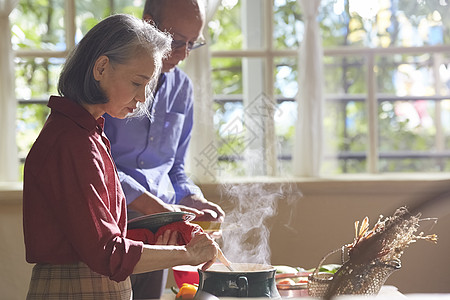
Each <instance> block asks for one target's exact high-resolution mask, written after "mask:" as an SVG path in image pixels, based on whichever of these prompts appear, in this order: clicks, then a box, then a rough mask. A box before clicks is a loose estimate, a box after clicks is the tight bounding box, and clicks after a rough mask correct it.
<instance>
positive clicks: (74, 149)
mask: <svg viewBox="0 0 450 300" xmlns="http://www.w3.org/2000/svg"><path fill="white" fill-rule="evenodd" d="M170 43H171V39H170V37H168V36H167V35H166V34H163V33H161V32H160V31H158V30H157V29H155V28H154V27H152V26H151V25H149V24H146V23H145V22H143V21H141V20H139V19H136V18H134V17H131V16H128V15H114V16H111V17H108V18H106V19H104V20H103V21H101V22H100V23H98V24H97V25H96V26H95V27H94V28H92V29H91V30H90V31H89V32H88V33H87V34H86V35H85V37H84V38H83V39H82V40H81V41H80V43H79V44H78V45H77V47H76V48H75V49H74V51H73V52H72V53H71V55H70V56H69V57H68V59H67V61H66V64H65V66H64V68H63V70H62V73H61V75H60V79H59V86H58V91H59V94H60V96H52V97H50V100H49V103H48V106H49V107H50V108H51V113H50V116H49V117H48V119H47V121H46V123H45V125H44V128H43V129H42V131H41V133H40V134H39V137H38V138H37V140H36V142H35V143H34V145H33V147H32V149H31V150H30V153H29V154H28V157H27V160H26V162H25V170H24V194H23V217H24V236H25V246H26V259H27V261H28V262H30V263H35V266H34V267H33V272H32V277H31V283H30V288H29V292H28V297H27V298H28V299H131V297H132V291H131V285H130V280H129V275H130V274H132V273H141V272H148V271H153V270H159V269H164V268H170V267H172V266H174V265H179V264H191V265H197V264H201V263H205V265H204V267H205V268H207V267H208V266H209V265H211V264H212V262H213V260H214V259H215V257H216V256H217V253H218V247H217V245H216V244H215V243H214V241H213V240H212V239H211V238H209V237H208V236H207V235H206V234H204V233H199V234H197V235H196V236H194V237H193V239H192V240H191V241H190V243H189V244H187V245H186V246H171V245H175V238H176V236H175V232H173V233H170V232H166V233H165V234H164V235H163V236H161V237H159V240H158V241H157V245H146V244H145V245H144V244H143V243H142V242H138V241H134V240H131V239H128V238H127V234H126V233H127V232H126V221H127V215H126V201H125V198H124V194H123V192H122V189H121V185H120V181H119V178H118V176H117V172H116V168H115V165H114V162H113V160H112V158H111V155H110V145H109V141H108V139H107V138H106V136H105V135H104V133H103V122H104V120H103V117H102V115H103V114H104V113H108V114H110V115H111V116H114V117H117V118H125V117H127V116H129V115H130V114H140V113H141V114H142V112H141V111H140V110H144V114H145V108H146V107H148V105H146V104H145V101H147V100H151V94H150V88H149V85H151V84H152V83H153V82H155V79H156V78H157V76H158V75H159V74H160V69H161V61H162V58H164V57H165V55H167V53H168V51H170Z"/></svg>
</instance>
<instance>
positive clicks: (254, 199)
mask: <svg viewBox="0 0 450 300" xmlns="http://www.w3.org/2000/svg"><path fill="white" fill-rule="evenodd" d="M223 189H224V193H225V195H224V196H226V197H228V198H229V200H230V202H231V203H232V207H233V210H232V211H229V212H227V215H226V220H225V221H226V222H225V223H224V224H223V226H222V227H223V232H222V238H223V246H222V250H223V251H224V253H225V254H226V256H227V257H228V259H229V260H230V261H232V262H236V263H239V262H240V263H258V264H270V257H271V251H270V247H269V238H270V228H268V226H267V224H266V223H267V222H266V221H267V220H268V219H269V218H271V217H273V216H275V215H276V214H277V205H278V201H279V200H280V199H283V201H286V199H287V201H288V204H292V203H293V200H295V199H298V198H299V196H301V193H300V192H299V191H298V190H297V188H295V189H294V188H293V185H290V184H283V185H282V186H281V187H280V185H279V184H270V183H251V184H250V183H249V184H242V185H227V184H225V185H223ZM289 223H290V220H288V224H285V226H286V225H287V226H289Z"/></svg>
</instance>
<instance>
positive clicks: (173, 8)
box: [158, 1, 204, 72]
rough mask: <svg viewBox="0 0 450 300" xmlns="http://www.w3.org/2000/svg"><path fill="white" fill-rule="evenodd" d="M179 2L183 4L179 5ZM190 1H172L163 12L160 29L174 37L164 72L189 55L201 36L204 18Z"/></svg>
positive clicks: (164, 64) (163, 67)
mask: <svg viewBox="0 0 450 300" xmlns="http://www.w3.org/2000/svg"><path fill="white" fill-rule="evenodd" d="M177 2H183V3H182V4H181V3H177ZM189 2H190V1H170V3H171V4H168V5H167V7H166V8H165V9H164V10H163V11H162V16H161V22H160V23H159V24H158V27H159V29H160V30H162V31H167V32H169V33H170V34H171V35H172V38H173V43H172V52H171V53H170V54H169V56H168V57H167V58H165V59H164V60H163V66H162V72H169V71H171V70H172V69H173V68H175V66H177V65H178V64H179V63H180V62H181V61H183V60H184V59H185V58H186V57H187V56H188V55H189V51H190V48H191V47H192V45H194V43H195V42H197V40H198V39H199V37H200V36H201V31H202V28H203V23H204V21H203V18H201V17H200V15H199V12H198V11H197V10H195V9H194V8H193V7H192V5H191V4H188V3H189Z"/></svg>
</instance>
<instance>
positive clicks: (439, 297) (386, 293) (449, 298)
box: [161, 285, 450, 300]
mask: <svg viewBox="0 0 450 300" xmlns="http://www.w3.org/2000/svg"><path fill="white" fill-rule="evenodd" d="M174 299H175V294H174V293H173V292H172V291H170V290H168V291H167V292H166V293H164V294H163V296H162V297H161V300H174ZM214 299H216V300H217V299H220V300H238V299H239V300H243V298H231V297H221V298H216V297H211V298H210V299H205V300H214ZM257 299H258V300H267V298H252V300H257ZM282 299H299V300H301V299H311V300H313V299H317V300H320V299H318V298H313V297H301V298H282ZM333 299H336V300H371V299H374V300H375V299H376V300H450V293H449V294H429V293H427V294H402V293H400V292H399V291H398V289H397V288H396V287H395V286H390V285H386V286H383V287H382V288H381V290H380V292H379V293H378V295H376V296H358V295H354V296H353V295H351V296H338V297H335V298H333Z"/></svg>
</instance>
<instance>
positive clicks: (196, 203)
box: [179, 195, 225, 222]
mask: <svg viewBox="0 0 450 300" xmlns="http://www.w3.org/2000/svg"><path fill="white" fill-rule="evenodd" d="M179 204H181V205H183V206H187V207H191V208H195V209H196V210H199V211H200V212H201V214H196V216H197V217H196V218H195V220H196V221H214V222H223V220H224V219H225V212H224V211H223V209H222V208H221V207H220V206H219V205H217V204H215V203H212V202H210V201H208V200H206V199H205V198H203V197H201V196H198V195H189V196H186V197H184V198H183V199H181V200H180V203H179Z"/></svg>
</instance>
